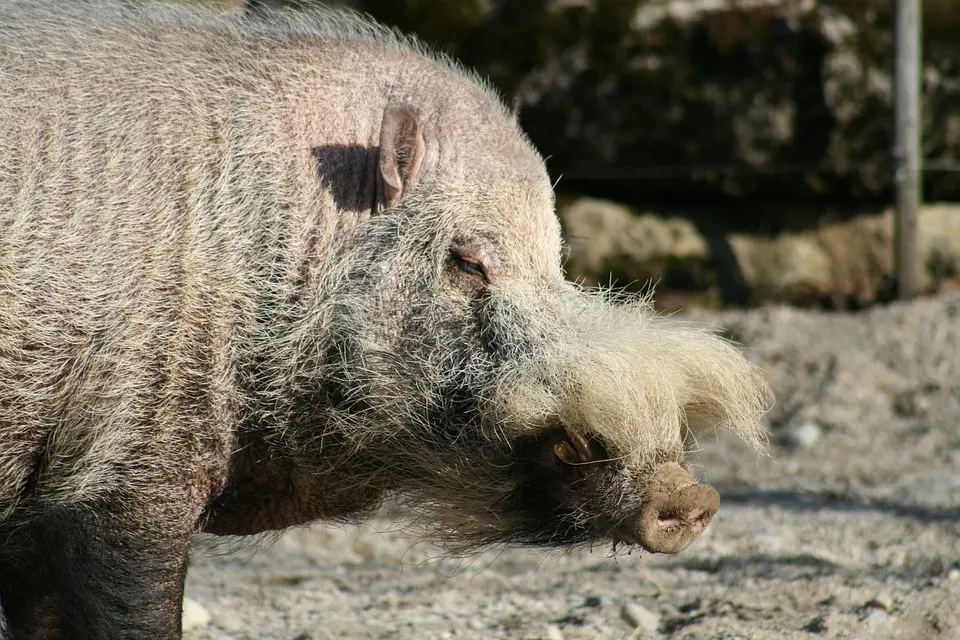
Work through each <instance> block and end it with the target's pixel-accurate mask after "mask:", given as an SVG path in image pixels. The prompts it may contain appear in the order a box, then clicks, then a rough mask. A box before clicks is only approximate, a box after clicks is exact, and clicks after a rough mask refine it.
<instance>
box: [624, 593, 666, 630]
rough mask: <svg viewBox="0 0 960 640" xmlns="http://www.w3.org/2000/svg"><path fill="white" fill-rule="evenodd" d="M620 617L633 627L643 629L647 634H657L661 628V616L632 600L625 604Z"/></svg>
mask: <svg viewBox="0 0 960 640" xmlns="http://www.w3.org/2000/svg"><path fill="white" fill-rule="evenodd" d="M620 617H621V618H623V620H624V622H626V623H627V624H629V625H630V626H631V627H634V628H635V629H636V628H639V629H643V631H644V632H645V633H657V629H658V628H659V627H660V616H658V615H657V614H655V613H653V612H652V611H650V610H649V609H647V608H646V607H644V606H642V605H640V604H637V603H636V602H633V601H632V600H627V601H626V602H624V603H623V606H622V607H621V608H620Z"/></svg>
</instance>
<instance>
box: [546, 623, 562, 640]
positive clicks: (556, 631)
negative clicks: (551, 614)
mask: <svg viewBox="0 0 960 640" xmlns="http://www.w3.org/2000/svg"><path fill="white" fill-rule="evenodd" d="M547 640H563V632H562V631H560V627H558V626H557V625H555V624H548V625H547Z"/></svg>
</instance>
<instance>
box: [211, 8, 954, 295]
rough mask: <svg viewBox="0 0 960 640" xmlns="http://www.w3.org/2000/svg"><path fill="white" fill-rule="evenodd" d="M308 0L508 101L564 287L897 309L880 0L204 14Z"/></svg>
mask: <svg viewBox="0 0 960 640" xmlns="http://www.w3.org/2000/svg"><path fill="white" fill-rule="evenodd" d="M192 1H208V2H214V0H192ZM311 2H314V3H322V4H328V5H338V6H347V7H350V8H353V9H356V10H359V11H362V12H366V13H369V14H370V15H372V16H373V17H375V18H376V19H378V20H379V21H381V22H384V23H386V24H389V25H392V26H394V27H397V28H398V29H400V30H402V31H404V32H407V33H414V34H416V35H417V36H418V37H419V38H420V39H421V40H423V41H424V42H426V43H428V44H429V45H432V46H434V47H436V48H438V49H441V50H443V51H446V52H448V53H450V54H452V55H453V56H455V57H456V58H458V59H460V60H461V61H462V62H464V63H465V64H466V65H468V66H471V67H474V68H476V69H477V70H478V71H479V72H480V73H481V74H483V75H485V76H487V77H488V78H489V79H490V80H491V81H492V83H493V84H494V85H495V86H496V87H497V88H498V89H499V90H500V92H501V93H502V95H503V97H504V99H505V100H506V101H507V102H508V103H515V104H516V105H517V106H518V107H519V114H520V119H521V123H522V125H523V127H524V129H525V130H526V131H527V132H528V134H529V135H530V137H531V138H532V140H533V142H534V144H535V145H536V146H537V147H538V148H539V149H540V151H541V152H542V153H543V154H544V155H545V156H547V157H548V168H549V170H550V172H551V174H552V176H553V178H554V179H555V180H558V183H557V191H558V196H559V205H560V206H559V214H560V216H561V220H562V223H563V225H564V229H565V232H566V234H567V238H568V244H569V256H568V260H567V268H568V274H569V276H570V277H571V278H572V279H578V280H580V281H582V282H584V283H586V284H588V285H591V284H603V285H611V284H612V285H614V286H616V287H623V288H627V289H633V290H643V289H645V288H646V287H648V286H649V285H650V284H651V283H654V284H655V285H656V289H657V292H658V295H657V298H656V300H657V304H658V305H659V306H660V307H661V308H664V309H674V308H680V307H684V308H689V307H692V306H693V307H710V308H716V307H745V306H757V305H764V304H771V303H787V304H792V305H796V306H803V307H814V308H825V309H836V310H853V309H860V308H864V307H867V306H870V305H872V304H875V303H877V302H885V301H888V300H890V299H891V298H892V297H893V296H894V295H895V292H896V285H895V284H894V279H893V277H892V275H893V269H894V265H893V233H892V231H893V203H894V201H895V190H894V187H895V185H894V173H895V172H894V159H893V155H892V149H893V146H894V97H895V96H894V82H893V72H894V28H893V20H894V16H893V13H892V12H893V3H892V2H889V1H887V0H833V1H830V2H816V1H813V0H795V1H788V0H740V1H738V0H339V1H327V2H320V0H298V1H297V2H290V1H288V0H216V2H215V4H218V5H219V6H222V7H231V8H236V7H243V8H245V10H247V11H250V12H251V13H254V14H255V13H256V11H258V10H259V9H260V8H261V7H263V6H283V7H290V8H292V9H293V10H296V8H297V7H302V6H309V5H310V4H311ZM958 9H960V0H926V2H924V6H923V41H922V54H923V67H922V91H923V103H922V118H923V129H922V154H923V157H924V163H925V167H924V174H923V188H924V191H923V197H924V200H925V201H926V202H927V203H928V204H926V205H925V206H923V207H922V209H921V210H920V211H919V213H918V215H917V218H918V226H919V237H918V241H917V244H918V252H919V258H920V262H921V274H920V282H919V289H920V292H921V294H923V295H929V294H931V293H935V292H938V291H942V290H944V289H951V288H957V286H958V284H960V277H958V276H960V206H958V205H954V204H951V203H954V202H957V201H958V200H960V159H958V154H960V111H958V109H957V106H958V105H960V74H958V65H960V56H958V53H960V38H958V37H957V35H956V34H957V33H960V10H958Z"/></svg>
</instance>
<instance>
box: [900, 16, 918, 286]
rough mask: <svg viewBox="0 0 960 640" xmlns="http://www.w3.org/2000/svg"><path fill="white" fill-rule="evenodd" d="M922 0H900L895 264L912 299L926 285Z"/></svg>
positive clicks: (901, 281)
mask: <svg viewBox="0 0 960 640" xmlns="http://www.w3.org/2000/svg"><path fill="white" fill-rule="evenodd" d="M921 1H922V0H895V2H894V6H895V9H896V33H895V38H894V44H895V55H896V74H895V79H894V82H895V84H896V116H895V120H896V147H895V148H894V154H893V155H894V161H895V163H896V174H895V182H896V189H897V212H896V221H895V223H894V225H895V226H894V268H895V269H896V276H897V295H898V296H899V297H900V298H904V299H906V298H912V297H914V296H915V295H917V292H918V289H919V288H920V260H919V251H918V247H917V210H918V209H919V207H920V201H921V198H922V190H923V185H922V174H921V156H920V137H921V133H922V122H921V117H920V100H921V98H920V94H921V73H922V66H921V40H920V35H921V14H920V8H921V5H920V3H921Z"/></svg>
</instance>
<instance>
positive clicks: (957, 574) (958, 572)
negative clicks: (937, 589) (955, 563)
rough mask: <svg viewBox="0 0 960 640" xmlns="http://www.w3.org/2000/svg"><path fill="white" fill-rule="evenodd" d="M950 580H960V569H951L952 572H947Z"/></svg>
mask: <svg viewBox="0 0 960 640" xmlns="http://www.w3.org/2000/svg"><path fill="white" fill-rule="evenodd" d="M947 579H948V580H960V569H950V573H948V574H947Z"/></svg>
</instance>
